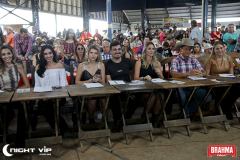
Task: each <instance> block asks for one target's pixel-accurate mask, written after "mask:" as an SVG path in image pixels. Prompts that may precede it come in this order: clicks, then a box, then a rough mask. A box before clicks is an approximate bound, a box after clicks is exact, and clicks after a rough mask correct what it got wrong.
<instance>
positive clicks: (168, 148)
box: [0, 109, 240, 160]
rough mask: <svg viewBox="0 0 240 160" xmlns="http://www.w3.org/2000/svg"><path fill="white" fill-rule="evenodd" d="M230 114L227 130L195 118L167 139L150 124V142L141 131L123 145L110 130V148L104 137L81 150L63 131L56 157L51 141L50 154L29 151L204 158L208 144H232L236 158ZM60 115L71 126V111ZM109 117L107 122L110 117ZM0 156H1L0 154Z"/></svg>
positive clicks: (89, 157) (235, 126) (104, 157)
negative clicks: (188, 131)
mask: <svg viewBox="0 0 240 160" xmlns="http://www.w3.org/2000/svg"><path fill="white" fill-rule="evenodd" d="M141 112H142V109H138V110H137V111H136V114H135V116H138V117H139V116H140V115H141ZM233 115H234V119H233V120H231V121H228V124H229V132H226V131H225V130H224V127H223V125H222V123H214V124H209V125H207V129H208V132H209V133H208V134H204V131H203V127H202V124H201V122H200V121H199V120H197V121H194V122H193V123H192V124H191V125H190V130H191V133H192V136H191V137H189V136H187V131H186V128H185V127H174V128H171V129H170V130H171V133H172V136H173V137H172V139H168V137H167V132H166V129H164V128H163V125H161V127H160V128H154V131H153V136H154V142H151V141H150V137H149V134H148V133H147V132H141V133H133V134H129V142H130V145H127V144H126V141H125V136H124V134H123V133H122V132H121V133H112V135H111V144H112V149H109V147H108V143H107V138H98V139H89V140H87V141H84V143H83V144H84V153H82V152H81V148H80V144H79V141H78V139H77V138H76V134H72V133H67V134H66V136H65V137H63V143H62V144H61V145H60V147H59V148H60V153H61V156H60V158H57V157H56V153H57V152H56V145H51V146H47V147H51V148H52V150H53V151H52V152H51V154H52V155H51V156H40V155H39V152H36V153H34V154H33V160H38V159H39V160H42V159H46V160H79V159H80V160H120V159H121V158H122V159H127V160H175V159H177V160H206V159H208V157H207V148H208V147H209V145H216V144H228V145H236V147H237V156H238V158H235V159H240V158H239V157H240V123H239V121H238V119H237V118H236V114H235V113H234V112H233ZM63 116H64V118H65V119H66V121H67V123H68V124H69V125H70V126H71V125H72V122H71V115H70V114H64V115H63ZM110 117H112V115H111V111H109V118H110ZM109 121H110V123H111V121H112V119H109ZM111 124H112V123H111ZM110 126H111V125H110ZM15 127H16V121H14V122H13V123H12V124H11V126H10V127H9V129H10V130H15ZM41 127H49V125H48V124H47V123H46V122H45V120H44V118H43V117H41V116H39V123H38V126H37V129H38V128H41ZM42 147H43V146H42ZM111 152H112V153H111ZM114 153H116V155H114ZM120 157H121V158H120ZM28 158H29V157H28V154H17V155H14V156H12V157H10V158H9V157H7V158H6V159H7V160H8V159H9V160H25V159H28ZM0 159H2V155H1V156H0ZM211 159H213V160H215V159H216V160H219V159H223V160H228V159H233V158H232V157H212V158H211Z"/></svg>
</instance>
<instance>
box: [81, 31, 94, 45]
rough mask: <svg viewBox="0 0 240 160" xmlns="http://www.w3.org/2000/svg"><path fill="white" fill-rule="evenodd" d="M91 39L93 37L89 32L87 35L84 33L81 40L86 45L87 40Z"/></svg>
mask: <svg viewBox="0 0 240 160" xmlns="http://www.w3.org/2000/svg"><path fill="white" fill-rule="evenodd" d="M90 37H91V38H92V35H91V34H90V33H89V32H87V34H86V35H85V34H84V33H82V34H81V38H82V41H83V42H84V43H85V39H89V38H90Z"/></svg>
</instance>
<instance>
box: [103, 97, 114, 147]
mask: <svg viewBox="0 0 240 160" xmlns="http://www.w3.org/2000/svg"><path fill="white" fill-rule="evenodd" d="M109 99H110V95H107V100H106V103H105V106H104V109H103V119H104V121H105V128H106V129H108V124H107V117H106V112H107V111H108V103H109ZM107 139H108V146H109V148H112V146H111V139H110V136H108V137H107Z"/></svg>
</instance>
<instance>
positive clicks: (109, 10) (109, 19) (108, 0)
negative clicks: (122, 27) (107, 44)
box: [106, 0, 113, 42]
mask: <svg viewBox="0 0 240 160" xmlns="http://www.w3.org/2000/svg"><path fill="white" fill-rule="evenodd" d="M106 8H107V22H108V38H109V39H110V41H111V42H112V33H113V32H112V3H111V0H106Z"/></svg>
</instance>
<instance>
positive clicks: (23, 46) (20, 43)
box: [13, 33, 32, 56]
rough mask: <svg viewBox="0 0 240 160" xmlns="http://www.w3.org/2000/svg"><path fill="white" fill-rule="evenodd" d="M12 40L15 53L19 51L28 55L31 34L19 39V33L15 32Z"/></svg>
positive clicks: (30, 48)
mask: <svg viewBox="0 0 240 160" xmlns="http://www.w3.org/2000/svg"><path fill="white" fill-rule="evenodd" d="M13 41H14V50H15V52H16V54H17V55H19V53H20V52H23V53H26V55H27V56H28V55H29V54H30V52H31V50H32V36H30V35H27V37H26V38H25V39H21V37H20V34H19V33H18V34H16V35H15V36H14V38H13Z"/></svg>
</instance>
